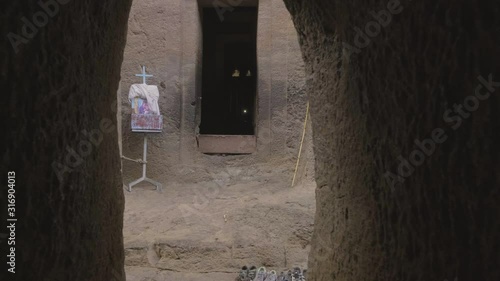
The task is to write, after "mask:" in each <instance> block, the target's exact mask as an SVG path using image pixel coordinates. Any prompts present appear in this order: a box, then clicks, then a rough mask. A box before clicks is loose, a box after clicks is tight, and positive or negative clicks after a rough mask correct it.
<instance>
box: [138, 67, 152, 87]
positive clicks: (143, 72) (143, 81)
mask: <svg viewBox="0 0 500 281" xmlns="http://www.w3.org/2000/svg"><path fill="white" fill-rule="evenodd" d="M135 76H137V77H142V84H146V77H153V75H151V74H146V67H145V66H144V65H143V66H142V74H136V75H135Z"/></svg>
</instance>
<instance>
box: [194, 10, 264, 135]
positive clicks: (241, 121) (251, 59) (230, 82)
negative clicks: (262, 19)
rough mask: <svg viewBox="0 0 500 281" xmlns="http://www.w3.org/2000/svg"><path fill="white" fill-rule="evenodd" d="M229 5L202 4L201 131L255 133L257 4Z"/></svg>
mask: <svg viewBox="0 0 500 281" xmlns="http://www.w3.org/2000/svg"><path fill="white" fill-rule="evenodd" d="M233 9H234V10H232V11H231V12H230V13H226V14H224V18H223V19H222V18H221V14H220V11H218V10H217V8H214V7H205V8H203V16H202V18H203V20H202V25H203V67H202V68H203V74H202V76H203V78H202V95H201V97H202V101H201V106H202V109H201V125H200V133H201V134H207V135H254V133H255V114H256V106H255V104H256V94H257V92H256V77H257V56H256V52H257V50H256V44H257V8H256V7H235V8H233Z"/></svg>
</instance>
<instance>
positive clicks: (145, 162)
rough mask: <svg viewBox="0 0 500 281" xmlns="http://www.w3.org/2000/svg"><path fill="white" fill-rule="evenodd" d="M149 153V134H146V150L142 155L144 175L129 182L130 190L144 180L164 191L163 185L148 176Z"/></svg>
mask: <svg viewBox="0 0 500 281" xmlns="http://www.w3.org/2000/svg"><path fill="white" fill-rule="evenodd" d="M147 154H148V135H147V134H144V152H143V155H142V163H141V164H142V177H141V178H139V179H137V180H135V181H133V182H131V183H129V184H128V191H129V192H132V186H134V185H137V184H139V183H141V182H143V181H145V182H149V183H151V184H153V185H155V186H156V190H158V191H160V192H161V191H163V185H162V184H161V183H159V182H157V181H155V180H152V179H150V178H148V177H146V164H147Z"/></svg>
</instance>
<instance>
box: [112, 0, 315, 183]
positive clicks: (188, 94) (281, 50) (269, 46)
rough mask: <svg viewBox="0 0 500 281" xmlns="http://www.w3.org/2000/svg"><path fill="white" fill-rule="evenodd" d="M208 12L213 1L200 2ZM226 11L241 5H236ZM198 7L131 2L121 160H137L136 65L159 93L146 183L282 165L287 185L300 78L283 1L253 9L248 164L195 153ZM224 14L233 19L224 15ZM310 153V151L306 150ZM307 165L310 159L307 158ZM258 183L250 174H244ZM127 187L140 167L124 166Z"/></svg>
mask: <svg viewBox="0 0 500 281" xmlns="http://www.w3.org/2000/svg"><path fill="white" fill-rule="evenodd" d="M200 3H201V7H204V6H207V7H213V4H214V3H217V2H213V1H200ZM231 3H239V2H238V1H234V2H231ZM199 8H200V6H199V5H198V1H195V0H192V1H191V0H146V1H134V2H133V5H132V10H131V14H130V18H129V23H128V25H129V32H128V38H127V46H126V49H125V57H124V62H123V66H122V81H121V90H120V93H119V96H120V99H121V102H120V104H121V107H122V116H123V125H122V131H123V134H122V136H123V154H124V155H125V156H127V157H132V158H134V159H135V158H140V157H141V155H142V135H141V134H136V133H131V131H130V111H131V110H130V104H129V102H128V98H127V96H128V90H129V88H130V85H131V84H133V83H140V82H141V80H140V78H138V77H135V76H134V74H136V73H139V71H140V65H141V64H144V65H146V66H147V67H148V72H149V73H151V74H153V75H155V77H153V78H151V79H149V80H148V83H150V84H155V85H158V86H159V90H160V102H159V104H160V110H161V111H162V114H163V115H164V130H163V133H161V134H155V135H152V136H151V137H150V138H149V140H150V146H149V153H148V155H150V156H149V159H148V160H149V163H150V164H149V165H148V175H149V176H150V177H152V178H157V179H159V180H160V181H162V182H169V181H173V182H176V181H177V182H197V181H205V180H211V179H212V178H211V177H210V173H211V172H213V171H217V170H221V169H222V170H223V169H224V167H227V166H250V165H253V166H259V167H263V165H262V164H266V165H269V169H274V167H275V166H277V165H281V164H285V168H284V169H285V170H286V172H287V173H286V176H287V179H288V178H290V173H289V172H290V171H291V170H293V168H294V158H295V157H296V156H297V153H298V148H299V144H300V138H301V134H302V126H303V124H302V123H303V120H304V116H305V107H306V99H307V97H306V95H305V91H304V89H305V71H304V63H303V60H302V57H301V55H300V46H299V44H298V39H297V33H296V32H295V29H294V28H293V23H292V21H291V18H290V14H289V13H288V11H287V10H286V7H285V6H284V4H283V2H282V1H281V0H261V1H259V12H258V13H259V14H258V35H257V49H258V51H257V57H258V75H259V77H258V93H257V99H258V101H257V103H258V109H257V111H258V116H257V120H256V121H257V122H256V123H257V130H256V131H257V137H258V148H257V149H258V151H257V153H255V154H253V155H251V156H227V157H219V156H207V155H204V154H202V153H200V152H199V151H198V149H197V146H196V140H195V136H196V133H197V132H198V129H197V126H198V125H199V123H200V107H201V103H200V99H199V97H200V95H201V68H202V63H201V62H202V32H201V24H202V23H201V19H200V11H199ZM225 13H231V11H230V10H228V11H226V12H225ZM308 147H309V146H308ZM306 157H308V159H312V156H311V155H310V154H309V155H307V154H306ZM246 171H248V173H252V175H249V177H254V176H258V175H259V172H256V170H255V169H249V170H246ZM123 174H124V181H125V183H128V182H130V181H131V180H133V179H135V178H138V177H140V174H141V166H140V165H138V164H136V163H132V162H129V161H124V162H123Z"/></svg>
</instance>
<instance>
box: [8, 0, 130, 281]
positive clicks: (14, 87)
mask: <svg viewBox="0 0 500 281" xmlns="http://www.w3.org/2000/svg"><path fill="white" fill-rule="evenodd" d="M130 2H131V1H116V0H111V1H105V2H103V1H94V0H82V1H67V0H66V1H63V0H58V1H57V2H56V1H43V2H42V4H44V3H49V4H47V5H43V7H42V5H41V4H38V3H37V2H36V1H2V3H1V4H0V6H1V8H0V10H1V13H2V16H1V21H2V25H1V27H0V29H1V30H2V33H1V34H2V49H1V55H0V57H1V59H0V67H1V68H0V69H1V75H2V79H1V85H2V92H3V94H2V99H3V102H2V110H1V112H2V118H1V119H2V124H3V126H2V128H3V129H2V130H3V132H2V139H3V141H2V143H3V144H2V146H3V147H2V150H3V153H2V159H1V163H2V165H1V174H2V178H3V180H4V181H5V182H6V181H7V171H14V172H15V175H16V193H15V195H16V218H17V219H18V220H17V222H16V240H17V243H16V251H15V254H16V268H15V271H16V274H15V275H13V274H11V273H9V272H7V271H6V267H7V266H6V262H5V259H6V254H5V253H7V251H6V250H5V248H4V247H5V246H6V245H7V243H6V241H5V240H4V238H5V237H4V236H3V235H2V237H1V240H2V241H1V247H2V248H1V249H2V250H1V252H2V259H1V260H2V270H1V273H0V279H1V280H23V281H32V280H47V281H49V280H50V281H66V280H78V281H88V280H92V281H94V280H95V281H101V280H102V281H103V280H106V281H119V280H124V272H123V259H124V253H123V252H124V250H123V241H122V240H123V238H122V224H123V192H122V185H121V177H120V174H119V170H120V162H119V161H120V159H119V154H118V140H117V131H116V110H115V109H116V103H115V101H116V91H117V89H118V82H119V80H120V72H119V70H120V65H121V62H122V54H123V47H124V44H125V36H126V30H125V29H126V22H127V17H128V13H129V8H130ZM9 34H10V35H9ZM7 36H10V37H7ZM11 42H13V43H11ZM7 120H9V121H8V122H5V121H7ZM6 188H7V186H6V185H5V184H4V185H3V188H2V193H1V195H0V197H1V198H0V200H1V202H2V203H1V204H0V205H1V206H2V211H1V220H2V225H4V223H5V222H6V219H7V218H6V209H7V206H6V202H7V198H5V196H6V195H7V192H6ZM4 208H5V209H4ZM4 227H5V226H2V231H1V232H2V233H3V232H5V228H4ZM9 250H10V249H9Z"/></svg>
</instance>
